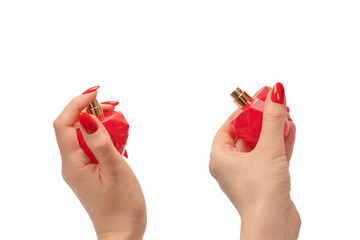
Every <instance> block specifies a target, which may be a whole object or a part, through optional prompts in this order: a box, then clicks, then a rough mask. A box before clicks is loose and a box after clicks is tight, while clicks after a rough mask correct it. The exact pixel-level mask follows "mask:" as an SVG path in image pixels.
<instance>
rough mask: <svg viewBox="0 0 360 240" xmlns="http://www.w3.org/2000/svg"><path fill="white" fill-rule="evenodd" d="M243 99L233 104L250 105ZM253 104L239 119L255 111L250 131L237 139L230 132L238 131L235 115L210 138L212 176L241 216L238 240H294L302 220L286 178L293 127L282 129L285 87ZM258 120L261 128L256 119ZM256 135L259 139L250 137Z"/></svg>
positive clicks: (293, 135) (275, 90)
mask: <svg viewBox="0 0 360 240" xmlns="http://www.w3.org/2000/svg"><path fill="white" fill-rule="evenodd" d="M265 92H266V94H265ZM239 93H240V91H239ZM242 93H243V95H242V97H241V94H239V95H240V96H236V98H238V97H240V98H243V99H244V101H243V102H244V103H246V104H248V102H249V101H251V99H250V97H249V96H248V95H247V94H246V93H245V94H244V92H242ZM234 95H235V94H234ZM236 95H238V93H236ZM256 98H258V99H259V100H258V101H257V100H256ZM261 99H262V100H261ZM241 101H242V100H241ZM256 101H257V102H256ZM251 102H252V104H250V105H249V106H247V107H245V108H244V111H243V112H242V113H241V111H240V114H244V116H242V117H245V116H250V115H251V113H246V111H247V110H246V109H250V108H253V109H254V112H255V111H257V112H256V113H254V116H256V119H254V121H257V122H256V124H255V125H251V124H252V123H251V122H248V123H249V124H250V125H251V126H250V127H249V126H248V125H245V127H246V128H247V129H251V130H248V131H245V130H244V131H242V132H241V134H243V135H240V136H241V137H240V136H239V135H235V134H234V126H235V127H237V126H240V125H236V124H237V122H236V121H238V120H237V118H238V117H239V116H240V115H239V110H236V111H235V112H234V113H233V114H232V116H230V117H229V119H228V120H227V121H226V122H225V124H224V125H223V126H222V127H221V128H220V129H219V131H218V132H217V134H216V136H215V138H214V141H213V146H212V150H211V157H210V164H209V168H210V173H211V174H212V176H213V177H214V178H215V179H216V180H217V181H218V183H219V185H220V187H221V189H222V190H223V191H224V193H225V194H226V195H227V196H228V198H229V199H230V201H231V202H232V203H233V205H234V206H235V208H236V209H237V210H238V212H239V214H240V216H241V239H243V238H244V239H297V236H298V234H299V229H300V225H301V220H300V216H299V213H298V211H297V209H296V207H295V205H294V203H293V201H292V200H291V198H290V173H289V161H290V158H291V154H292V150H293V146H294V141H295V125H294V123H293V122H292V121H289V122H288V127H285V129H284V124H285V122H286V121H287V120H288V116H287V110H286V99H285V90H284V87H283V85H282V84H281V83H277V84H276V85H275V86H274V87H273V88H272V89H266V90H264V91H260V92H259V93H258V94H257V95H255V96H254V98H253V99H252V101H251ZM246 104H244V105H243V104H242V103H241V104H240V105H243V106H245V105H246ZM259 106H260V107H259ZM251 111H252V110H251ZM249 112H250V111H249ZM260 113H261V114H260ZM245 114H247V115H245ZM260 115H261V117H262V120H261V128H259V127H258V124H259V121H260V120H259V119H257V118H258V117H259V116H260ZM251 117H253V116H252V115H251V116H250V120H251ZM246 120H248V119H246ZM234 121H235V123H234ZM243 122H245V120H244V121H243ZM254 126H255V127H254ZM258 129H261V130H260V133H259V138H258V137H257V136H256V135H255V137H254V136H250V135H251V134H253V133H254V131H255V133H256V131H258ZM287 129H288V130H287ZM235 130H238V129H237V128H235ZM285 132H287V137H286V138H285V139H284V133H285ZM238 136H239V137H238ZM256 142H257V144H256V146H254V144H253V143H256Z"/></svg>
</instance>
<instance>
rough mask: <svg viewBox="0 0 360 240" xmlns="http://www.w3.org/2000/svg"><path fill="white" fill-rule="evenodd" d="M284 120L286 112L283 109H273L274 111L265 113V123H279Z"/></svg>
mask: <svg viewBox="0 0 360 240" xmlns="http://www.w3.org/2000/svg"><path fill="white" fill-rule="evenodd" d="M283 118H284V112H283V111H282V110H281V109H273V110H272V111H265V112H264V121H266V122H278V121H281V120H282V119H283Z"/></svg>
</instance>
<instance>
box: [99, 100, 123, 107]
mask: <svg viewBox="0 0 360 240" xmlns="http://www.w3.org/2000/svg"><path fill="white" fill-rule="evenodd" d="M101 104H109V105H113V106H114V107H115V106H117V105H119V102H118V101H106V102H102V103H101Z"/></svg>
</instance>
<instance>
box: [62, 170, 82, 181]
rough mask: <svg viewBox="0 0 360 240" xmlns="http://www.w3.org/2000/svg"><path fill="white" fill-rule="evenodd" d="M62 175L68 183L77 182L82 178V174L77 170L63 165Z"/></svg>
mask: <svg viewBox="0 0 360 240" xmlns="http://www.w3.org/2000/svg"><path fill="white" fill-rule="evenodd" d="M61 175H62V177H63V179H64V181H65V182H66V183H67V184H69V185H70V184H71V183H76V182H78V181H79V180H80V175H79V174H78V173H77V172H76V171H72V170H71V169H68V168H65V167H63V168H62V169H61Z"/></svg>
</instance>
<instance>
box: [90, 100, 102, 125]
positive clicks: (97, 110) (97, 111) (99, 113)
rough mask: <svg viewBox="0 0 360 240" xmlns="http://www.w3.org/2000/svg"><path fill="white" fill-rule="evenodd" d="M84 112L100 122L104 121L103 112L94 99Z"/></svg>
mask: <svg viewBox="0 0 360 240" xmlns="http://www.w3.org/2000/svg"><path fill="white" fill-rule="evenodd" d="M86 112H87V113H88V114H92V115H95V116H97V117H98V119H99V120H100V121H102V120H104V112H103V110H102V107H101V105H100V104H99V103H98V101H97V100H96V99H95V100H94V101H92V102H91V103H90V104H89V106H88V107H87V108H86Z"/></svg>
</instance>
